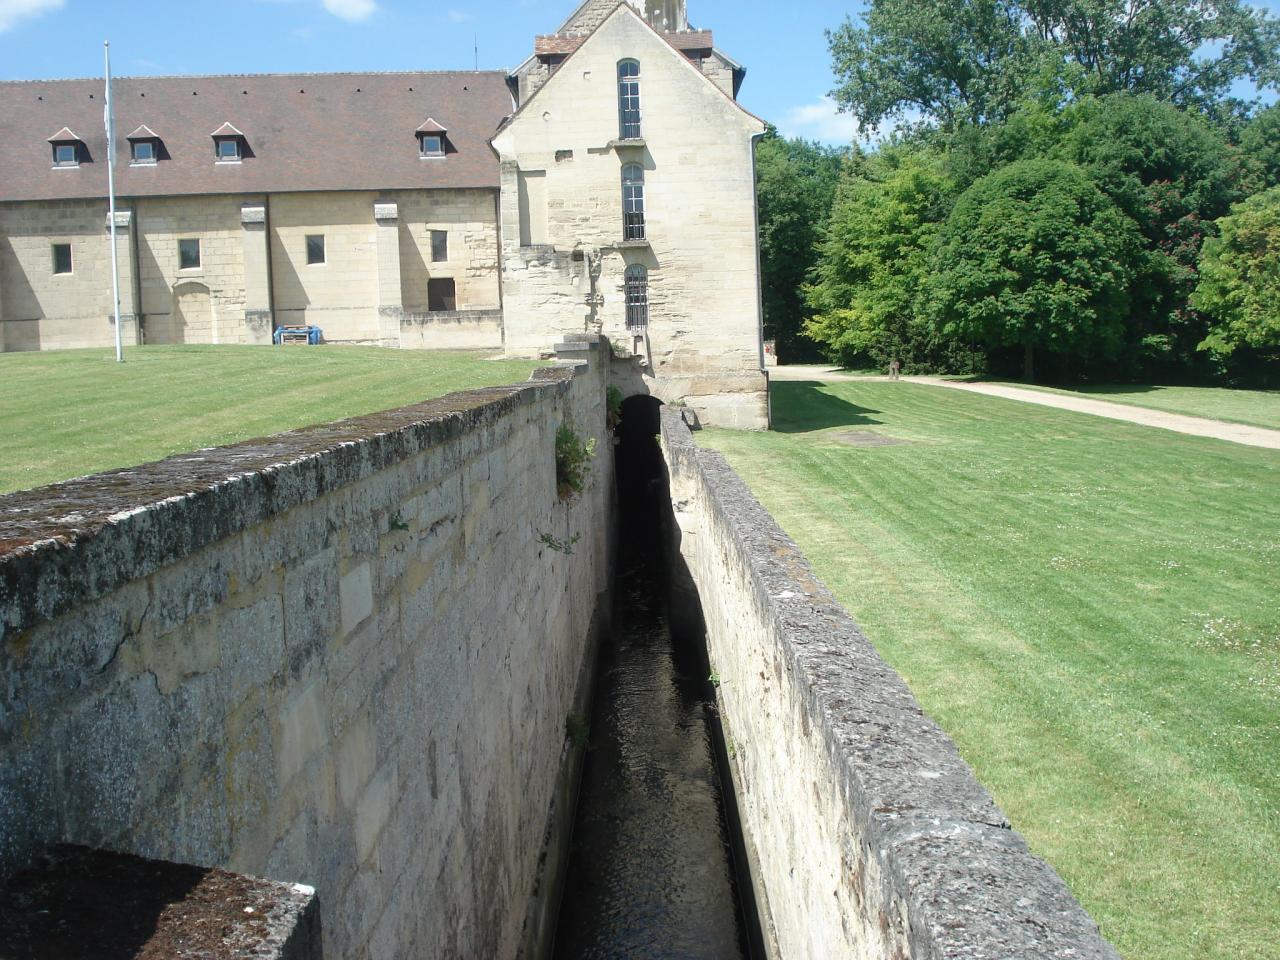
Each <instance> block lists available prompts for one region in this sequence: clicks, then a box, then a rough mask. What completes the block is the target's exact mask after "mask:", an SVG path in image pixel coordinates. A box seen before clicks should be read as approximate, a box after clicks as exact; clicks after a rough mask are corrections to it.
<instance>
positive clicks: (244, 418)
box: [0, 346, 536, 493]
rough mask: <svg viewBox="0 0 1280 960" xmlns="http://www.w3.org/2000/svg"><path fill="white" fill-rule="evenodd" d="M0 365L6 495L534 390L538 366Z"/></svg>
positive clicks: (199, 350) (177, 359)
mask: <svg viewBox="0 0 1280 960" xmlns="http://www.w3.org/2000/svg"><path fill="white" fill-rule="evenodd" d="M125 357H126V362H125V363H123V364H118V363H116V362H115V355H114V353H113V352H111V351H109V350H66V351H51V352H48V353H8V354H3V355H0V424H3V430H0V493H5V492H9V491H12V490H21V489H25V488H28V487H35V486H40V485H41V484H45V483H52V482H54V481H56V480H65V479H68V478H70V477H76V476H83V475H84V474H88V473H96V472H98V471H101V470H108V469H111V468H113V467H125V466H132V465H134V464H138V463H146V462H148V461H151V460H158V459H161V458H162V457H167V456H169V455H171V454H175V453H183V452H186V451H188V450H196V449H199V448H201V447H211V446H218V445H221V444H227V443H234V442H236V441H237V440H247V439H249V438H251V437H260V436H264V435H266V434H272V433H280V432H281V431H284V430H291V429H293V428H295V427H302V426H308V425H310V424H314V423H325V422H328V421H331V420H340V419H343V418H344V417H353V416H358V415H360V414H364V413H374V412H376V411H379V410H387V409H390V408H392V407H398V406H403V405H405V404H409V403H416V402H418V401H421V400H426V399H429V398H431V397H438V396H440V395H442V394H445V393H451V392H453V391H455V390H466V389H470V388H472V387H481V386H491V385H496V384H503V383H514V382H517V381H521V380H526V379H528V376H529V373H530V371H531V370H533V369H534V367H535V366H536V364H534V363H533V362H530V361H494V360H486V359H485V358H484V356H483V355H481V354H472V353H423V352H416V351H408V350H405V351H400V350H381V349H378V348H374V347H319V348H306V347H290V348H277V349H273V348H270V347H234V346H224V347H215V346H191V347H135V348H132V349H129V350H127V351H126V354H125Z"/></svg>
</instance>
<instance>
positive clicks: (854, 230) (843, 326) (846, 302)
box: [805, 151, 952, 370]
mask: <svg viewBox="0 0 1280 960" xmlns="http://www.w3.org/2000/svg"><path fill="white" fill-rule="evenodd" d="M937 166H938V165H937V163H936V162H930V159H929V158H928V157H926V156H925V155H923V154H920V153H910V152H904V153H903V154H901V155H899V154H896V153H894V152H892V151H883V152H882V153H881V155H880V156H878V157H877V158H876V161H875V162H874V163H872V164H870V169H869V170H868V173H867V174H866V175H865V176H855V175H850V176H847V177H845V178H844V180H842V182H841V185H840V190H839V193H838V195H837V199H836V203H835V208H834V209H833V211H832V214H831V223H830V226H829V227H828V230H827V235H826V238H825V239H824V241H823V243H822V246H821V258H820V260H819V261H818V265H817V267H816V269H815V270H814V274H813V276H814V280H813V282H812V283H811V284H810V285H809V286H808V287H807V288H806V290H805V295H806V297H807V299H808V302H809V305H810V307H811V308H812V309H813V311H814V316H813V318H812V319H811V320H809V321H808V322H807V323H806V324H805V333H806V334H808V336H810V337H812V338H813V339H814V340H816V341H817V342H818V343H820V344H822V345H823V348H824V350H825V352H826V353H827V355H828V357H829V358H830V359H831V360H833V361H835V362H838V363H841V364H842V365H845V366H854V365H857V364H860V363H870V364H871V365H873V366H877V367H883V366H885V365H886V364H887V363H888V361H889V360H891V359H895V358H896V359H899V360H902V361H904V366H905V367H906V369H908V370H915V369H922V368H927V367H929V366H931V365H932V362H936V360H937V358H936V357H931V356H929V353H930V350H929V346H928V344H927V341H928V339H929V335H930V333H931V332H932V331H931V330H930V329H929V328H928V327H927V325H924V324H921V323H920V321H919V315H918V312H917V303H916V299H917V296H918V293H919V290H920V287H921V285H922V284H923V282H924V279H925V276H926V275H927V271H928V255H929V251H930V249H931V248H932V246H933V244H934V241H935V240H936V238H937V235H938V229H939V227H940V225H941V223H942V221H943V219H945V217H946V215H947V211H948V210H949V209H950V204H951V201H952V197H951V190H950V183H949V181H948V180H947V179H946V177H945V176H943V175H942V174H941V173H940V172H939V171H938V170H937V169H936V168H937Z"/></svg>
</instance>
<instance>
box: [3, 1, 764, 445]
mask: <svg viewBox="0 0 1280 960" xmlns="http://www.w3.org/2000/svg"><path fill="white" fill-rule="evenodd" d="M742 77H743V70H742V68H741V67H740V66H739V65H738V64H736V63H735V62H734V61H733V60H731V59H730V58H728V57H727V56H725V55H724V54H723V53H722V52H721V51H719V50H718V49H717V48H716V47H715V46H714V42H713V36H712V34H711V33H710V32H709V31H705V30H696V29H693V28H692V27H690V25H689V23H688V20H687V17H686V13H685V5H684V2H683V0H629V2H621V0H586V2H585V3H583V4H582V5H581V6H580V7H579V8H578V9H577V10H576V11H575V12H574V13H573V15H572V16H571V17H570V18H569V19H568V20H567V21H566V22H565V23H564V24H562V25H561V27H560V28H559V29H558V30H557V31H556V32H555V33H554V34H550V35H547V36H541V37H537V38H536V39H535V41H534V50H533V54H532V56H530V57H529V59H528V60H526V61H525V62H524V63H523V64H522V65H521V66H520V67H519V68H517V69H516V70H515V71H514V72H513V73H512V74H510V75H508V74H507V73H505V72H494V71H488V72H475V73H471V72H465V73H464V72H456V73H441V72H435V73H432V72H424V73H374V74H308V75H256V76H218V77H162V78H145V79H120V80H117V81H115V82H114V83H113V86H112V99H113V104H114V112H115V117H116V122H115V130H116V139H117V142H116V144H115V154H116V160H115V179H116V192H117V214H116V218H115V223H114V224H111V223H108V222H107V220H108V214H107V200H106V194H107V171H106V166H107V157H108V149H107V143H106V135H105V131H104V129H103V123H102V115H103V89H102V82H101V80H59V81H47V82H46V81H33V82H17V83H0V169H3V170H4V176H2V177H0V350H3V351H16V350H47V349H59V348H69V347H91V346H107V345H108V344H110V343H113V342H114V337H115V330H114V319H113V310H112V303H111V299H112V294H111V274H110V270H111V244H112V243H114V244H115V247H116V254H117V257H118V260H119V264H120V280H121V291H120V295H121V310H122V332H123V335H124V337H125V340H126V342H128V343H131V344H137V343H148V344H155V343H161V344H165V343H168V344H172V343H250V344H262V345H264V346H265V345H269V344H271V343H272V340H273V334H274V332H275V331H276V330H277V329H278V328H281V327H288V326H311V327H318V328H320V329H321V330H322V331H323V336H324V339H325V341H326V342H329V343H363V344H378V345H382V346H388V347H403V348H428V349H463V348H470V349H494V350H503V351H505V352H506V353H508V354H511V355H538V354H542V353H545V352H548V351H549V350H551V348H552V347H553V346H554V345H555V344H556V343H557V342H558V341H560V340H563V339H564V338H565V337H566V336H571V335H573V334H578V333H584V332H585V333H592V332H601V333H603V334H605V335H606V336H607V337H608V338H609V340H610V341H611V342H612V343H613V344H614V351H615V354H617V355H620V356H629V357H631V358H633V359H632V360H631V361H630V362H631V365H632V367H633V368H634V371H635V378H636V379H637V382H638V383H642V384H643V387H642V388H643V389H646V390H647V391H648V392H650V393H652V394H653V395H655V396H657V397H659V398H660V399H662V400H664V401H668V402H672V401H679V402H684V403H686V404H688V405H689V406H691V407H693V408H695V409H696V410H698V411H699V413H700V414H701V415H702V416H703V418H704V419H705V420H707V421H708V422H710V423H717V424H723V425H725V426H739V427H748V428H761V427H764V426H765V425H766V424H767V420H768V403H767V394H766V379H765V375H764V373H763V372H762V367H763V356H762V345H761V325H760V319H761V318H760V300H759V266H758V259H757V246H756V210H755V188H754V163H753V147H754V142H755V139H756V138H757V137H758V136H759V135H760V134H761V133H762V132H763V129H764V124H763V123H762V122H761V121H760V120H758V119H757V118H755V117H753V116H752V115H751V114H749V113H747V112H746V111H745V110H743V109H742V108H741V107H740V106H739V105H738V104H737V102H736V99H735V98H736V94H737V91H738V87H739V85H740V84H741V81H742Z"/></svg>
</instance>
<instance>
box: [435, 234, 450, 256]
mask: <svg viewBox="0 0 1280 960" xmlns="http://www.w3.org/2000/svg"><path fill="white" fill-rule="evenodd" d="M448 259H449V232H448V231H447V230H432V231H431V262H432V263H444V262H445V261H446V260H448Z"/></svg>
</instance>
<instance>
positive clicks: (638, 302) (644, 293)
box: [626, 263, 649, 330]
mask: <svg viewBox="0 0 1280 960" xmlns="http://www.w3.org/2000/svg"><path fill="white" fill-rule="evenodd" d="M626 286H627V329H628V330H642V329H644V328H645V327H647V326H649V270H648V268H646V267H645V265H644V264H642V263H633V264H632V265H631V266H629V267H627V274H626Z"/></svg>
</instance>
